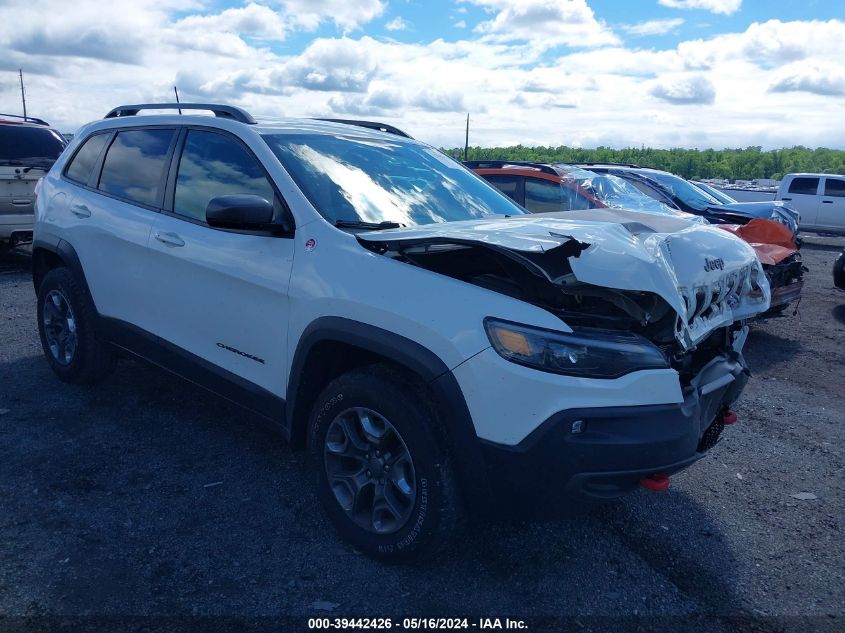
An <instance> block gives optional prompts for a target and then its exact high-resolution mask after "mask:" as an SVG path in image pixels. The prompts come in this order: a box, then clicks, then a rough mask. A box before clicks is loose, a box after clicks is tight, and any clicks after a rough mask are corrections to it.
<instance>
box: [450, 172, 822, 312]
mask: <svg viewBox="0 0 845 633" xmlns="http://www.w3.org/2000/svg"><path fill="white" fill-rule="evenodd" d="M464 164H465V165H466V166H467V167H469V168H470V169H472V170H473V171H474V172H475V173H476V174H478V175H479V176H481V177H482V178H484V179H485V180H486V181H487V182H489V183H490V184H492V185H493V186H495V187H496V188H497V189H499V190H500V191H501V192H502V193H504V194H505V195H507V196H508V197H510V198H511V199H512V200H514V202H516V203H517V204H519V205H521V206H523V207H525V208H526V209H527V210H528V211H530V212H531V213H552V212H560V211H582V210H586V209H606V208H617V209H625V210H628V211H642V212H644V213H657V214H662V215H671V216H675V217H682V218H684V219H687V220H689V221H691V222H700V223H704V224H706V223H707V220H705V219H704V218H702V217H701V216H697V215H692V214H689V213H685V212H683V211H679V210H678V209H674V208H671V207H669V206H667V205H665V204H663V203H662V202H659V201H658V200H655V199H654V198H651V197H650V196H647V195H646V194H644V193H642V192H641V191H640V190H639V189H637V188H636V187H634V186H633V185H632V184H631V183H629V182H628V181H626V180H624V179H622V178H619V177H618V176H614V175H612V174H605V173H596V172H593V171H589V170H587V169H582V168H580V167H573V166H571V165H562V164H553V163H535V162H522V161H500V160H477V161H466V162H465V163H464ZM717 226H718V228H720V229H724V230H726V231H728V232H730V233H733V234H734V235H737V236H738V237H740V238H742V239H743V240H745V241H746V242H748V243H749V244H750V245H751V246H752V247H753V248H754V250H755V251H756V253H757V257H758V258H759V259H760V263H761V264H762V265H763V270H764V271H765V273H766V277H767V278H768V280H769V285H770V286H771V289H772V301H771V306H770V308H769V310H768V311H767V312H766V313H765V314H764V315H763V316H776V315H778V314H782V313H783V312H785V311H786V309H787V308H788V307H789V306H790V305H791V304H795V305H796V306H797V304H798V302H799V301H800V299H801V290H802V288H803V285H804V280H803V277H804V272H805V270H806V269H805V268H804V266H803V264H802V262H801V253H800V251H799V250H798V247H797V246H796V245H795V242H793V239H792V232H791V231H790V230H789V229H788V228H787V227H786V226H784V225H782V224H780V223H778V222H775V221H773V220H766V219H762V218H757V219H753V220H751V221H750V222H748V223H747V224H744V225H738V224H719V225H717Z"/></svg>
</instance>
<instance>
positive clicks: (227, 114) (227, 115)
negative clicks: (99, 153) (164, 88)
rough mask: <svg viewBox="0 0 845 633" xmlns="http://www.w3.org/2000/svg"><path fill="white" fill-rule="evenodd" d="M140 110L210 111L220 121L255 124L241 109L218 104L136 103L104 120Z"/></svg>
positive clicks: (113, 111)
mask: <svg viewBox="0 0 845 633" xmlns="http://www.w3.org/2000/svg"><path fill="white" fill-rule="evenodd" d="M141 110H210V111H211V112H213V113H214V116H217V117H220V118H222V119H232V120H234V121H240V122H241V123H249V124H254V123H255V122H256V121H255V119H253V118H252V115H251V114H250V113H249V112H247V111H246V110H244V109H243V108H239V107H237V106H230V105H221V104H219V103H138V104H135V105H122V106H118V107H116V108H114V109H113V110H110V111H109V113H108V114H107V115H106V116H105V117H104V118H106V119H114V118H116V117H124V116H135V115H136V114H138V112H140V111H141Z"/></svg>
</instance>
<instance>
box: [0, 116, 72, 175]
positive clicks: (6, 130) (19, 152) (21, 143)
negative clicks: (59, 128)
mask: <svg viewBox="0 0 845 633" xmlns="http://www.w3.org/2000/svg"><path fill="white" fill-rule="evenodd" d="M65 145H66V143H65V140H64V139H63V138H62V137H61V135H60V134H59V133H58V132H56V131H54V130H51V129H50V128H46V127H34V126H28V125H0V165H23V166H28V167H50V166H51V165H52V164H53V163H55V162H56V159H57V158H58V157H59V154H61V153H62V150H63V149H64V148H65Z"/></svg>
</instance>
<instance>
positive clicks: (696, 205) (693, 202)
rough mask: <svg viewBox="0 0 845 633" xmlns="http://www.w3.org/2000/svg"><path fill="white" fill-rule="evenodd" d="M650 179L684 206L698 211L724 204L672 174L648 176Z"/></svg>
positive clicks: (650, 174) (651, 174)
mask: <svg viewBox="0 0 845 633" xmlns="http://www.w3.org/2000/svg"><path fill="white" fill-rule="evenodd" d="M646 176H647V177H648V178H653V179H654V180H656V181H657V182H659V183H660V184H661V185H662V186H663V187H664V188H665V189H668V190H669V192H670V193H671V194H672V195H673V196H674V197H676V198H678V199H679V200H681V201H682V202H683V203H684V204H686V205H688V206H690V207H692V208H693V209H695V210H696V211H704V210H705V209H707V207H710V206H713V205H714V204H717V205H718V204H722V203H721V202H719V201H718V200H716V198H714V197H713V196H711V195H710V194H707V193H705V192H704V191H702V190H701V189H699V188H698V187H696V186H695V185H694V184H692V183H689V182H687V181H686V180H684V179H683V178H681V177H680V176H674V175H672V174H661V173H651V172H649V173H648V174H646Z"/></svg>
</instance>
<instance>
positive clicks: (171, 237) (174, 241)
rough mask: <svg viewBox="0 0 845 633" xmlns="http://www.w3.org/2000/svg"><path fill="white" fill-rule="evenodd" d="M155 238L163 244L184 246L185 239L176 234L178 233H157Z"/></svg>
mask: <svg viewBox="0 0 845 633" xmlns="http://www.w3.org/2000/svg"><path fill="white" fill-rule="evenodd" d="M155 238H156V239H157V240H158V241H159V242H161V243H162V244H166V245H167V246H184V245H185V240H183V239H182V238H181V237H179V236H178V235H176V233H156V234H155Z"/></svg>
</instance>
